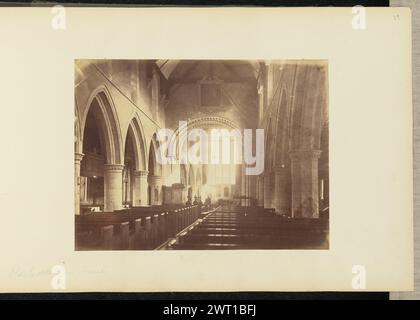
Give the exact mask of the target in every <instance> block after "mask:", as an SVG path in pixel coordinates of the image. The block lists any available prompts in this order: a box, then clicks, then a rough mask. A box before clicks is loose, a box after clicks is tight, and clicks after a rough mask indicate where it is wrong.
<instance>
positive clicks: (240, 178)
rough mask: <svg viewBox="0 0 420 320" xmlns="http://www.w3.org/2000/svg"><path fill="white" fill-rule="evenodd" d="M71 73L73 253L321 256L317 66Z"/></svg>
mask: <svg viewBox="0 0 420 320" xmlns="http://www.w3.org/2000/svg"><path fill="white" fill-rule="evenodd" d="M74 66H75V87H74V95H75V150H74V151H75V179H74V181H75V186H74V188H75V194H74V197H75V198H74V203H75V206H74V213H75V250H77V251H82V250H99V251H101V250H221V249H224V250H226V249H228V250H237V249H254V250H258V249H314V250H315V249H324V250H328V249H329V156H328V154H329V132H328V130H329V128H328V61H326V60H83V59H81V60H75V64H74Z"/></svg>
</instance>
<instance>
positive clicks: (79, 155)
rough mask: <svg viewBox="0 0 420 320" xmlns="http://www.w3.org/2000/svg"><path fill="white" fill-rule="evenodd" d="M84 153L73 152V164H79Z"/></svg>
mask: <svg viewBox="0 0 420 320" xmlns="http://www.w3.org/2000/svg"><path fill="white" fill-rule="evenodd" d="M84 155H85V154H84V153H80V152H75V153H74V162H75V163H80V162H81V161H82V159H83V157H84Z"/></svg>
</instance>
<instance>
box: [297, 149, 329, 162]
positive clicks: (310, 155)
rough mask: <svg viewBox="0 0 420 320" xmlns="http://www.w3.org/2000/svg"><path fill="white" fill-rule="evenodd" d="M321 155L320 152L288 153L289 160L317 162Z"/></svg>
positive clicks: (300, 151)
mask: <svg viewBox="0 0 420 320" xmlns="http://www.w3.org/2000/svg"><path fill="white" fill-rule="evenodd" d="M321 153H322V151H321V150H293V151H290V158H291V159H292V160H318V159H319V157H320V156H321Z"/></svg>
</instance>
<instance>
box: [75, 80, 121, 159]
mask: <svg viewBox="0 0 420 320" xmlns="http://www.w3.org/2000/svg"><path fill="white" fill-rule="evenodd" d="M93 104H96V105H97V106H98V109H97V110H95V113H96V114H95V118H96V119H97V121H98V126H99V128H100V130H101V133H102V135H101V138H102V139H103V143H104V147H105V151H106V163H107V164H121V163H122V159H123V156H122V151H123V147H122V143H121V141H122V139H121V130H120V125H119V121H118V116H117V111H116V109H115V106H114V103H113V100H112V98H111V95H110V94H109V92H108V90H107V89H106V87H105V86H101V87H99V88H97V89H96V90H94V91H93V92H92V94H91V96H90V98H89V100H88V103H87V107H86V111H85V114H84V115H83V118H82V125H81V128H82V129H81V136H82V137H83V135H84V130H85V125H86V119H87V116H88V113H89V111H90V110H91V107H92V105H93ZM98 110H99V111H98ZM80 148H81V149H83V141H81V146H80Z"/></svg>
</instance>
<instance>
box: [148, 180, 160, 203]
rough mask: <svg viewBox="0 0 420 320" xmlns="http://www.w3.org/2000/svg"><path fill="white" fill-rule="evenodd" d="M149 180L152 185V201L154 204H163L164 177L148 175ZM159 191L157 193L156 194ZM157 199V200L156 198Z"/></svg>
mask: <svg viewBox="0 0 420 320" xmlns="http://www.w3.org/2000/svg"><path fill="white" fill-rule="evenodd" d="M148 182H149V185H150V187H151V192H150V196H151V201H150V203H151V204H152V205H160V204H162V177H161V176H150V175H149V177H148ZM156 193H157V195H156ZM156 199H157V200H156Z"/></svg>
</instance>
